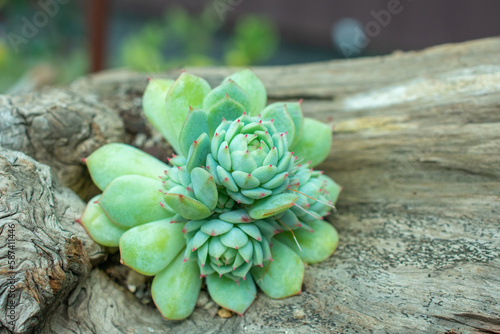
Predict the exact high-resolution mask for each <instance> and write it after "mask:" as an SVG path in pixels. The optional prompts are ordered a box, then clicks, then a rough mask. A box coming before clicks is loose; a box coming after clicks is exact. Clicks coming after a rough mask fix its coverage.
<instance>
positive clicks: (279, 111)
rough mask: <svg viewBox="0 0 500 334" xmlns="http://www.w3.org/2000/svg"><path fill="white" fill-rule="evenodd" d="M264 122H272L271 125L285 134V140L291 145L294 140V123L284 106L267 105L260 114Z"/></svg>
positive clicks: (276, 104) (277, 104)
mask: <svg viewBox="0 0 500 334" xmlns="http://www.w3.org/2000/svg"><path fill="white" fill-rule="evenodd" d="M260 115H261V116H262V119H263V120H265V121H269V120H273V124H274V126H275V127H276V130H278V132H287V137H286V138H287V140H288V142H289V143H293V142H294V140H295V123H294V121H293V119H292V117H291V116H290V114H289V113H288V111H287V109H286V108H285V105H284V104H280V103H273V104H270V105H268V106H267V107H266V108H265V109H264V110H262V112H261V114H260Z"/></svg>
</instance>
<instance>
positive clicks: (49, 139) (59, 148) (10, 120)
mask: <svg viewBox="0 0 500 334" xmlns="http://www.w3.org/2000/svg"><path fill="white" fill-rule="evenodd" d="M123 140H124V128H123V121H122V119H121V118H120V117H118V115H117V114H116V113H115V112H114V111H113V110H111V109H109V108H106V107H105V106H103V105H102V104H101V103H99V102H98V101H97V100H96V99H95V97H94V96H92V95H91V94H88V93H87V94H85V93H84V94H80V93H79V92H77V91H68V90H61V89H47V90H44V91H41V92H35V93H26V94H20V95H12V96H8V95H5V96H0V146H2V147H5V148H9V149H12V150H17V151H21V152H24V153H25V154H28V155H29V156H31V157H33V158H35V159H36V160H37V161H39V162H41V163H45V164H48V165H50V166H51V167H52V169H53V171H54V172H55V173H56V174H57V176H58V178H59V179H60V180H61V182H62V184H63V185H65V186H67V187H70V188H71V189H73V190H74V191H75V192H77V193H78V194H79V195H80V196H81V197H83V198H86V199H88V198H89V197H91V195H92V194H95V190H93V189H91V182H90V178H89V174H88V172H87V168H86V167H85V164H84V163H82V161H81V159H82V158H85V157H87V156H88V155H89V154H90V153H92V152H93V151H94V150H96V149H97V148H99V147H101V146H102V145H104V144H106V143H108V142H117V141H123Z"/></svg>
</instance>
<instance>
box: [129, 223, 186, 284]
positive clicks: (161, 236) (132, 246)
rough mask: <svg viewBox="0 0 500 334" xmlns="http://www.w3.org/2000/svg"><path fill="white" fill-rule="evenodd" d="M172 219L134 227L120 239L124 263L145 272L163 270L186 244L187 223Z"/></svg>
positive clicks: (154, 272)
mask: <svg viewBox="0 0 500 334" xmlns="http://www.w3.org/2000/svg"><path fill="white" fill-rule="evenodd" d="M170 221H171V219H170V218H169V219H162V220H158V221H155V222H151V223H147V224H144V225H140V226H136V227H134V228H131V229H130V230H128V231H127V232H125V233H124V234H123V236H122V237H121V239H120V254H121V262H122V263H123V264H125V265H127V266H129V267H130V268H132V269H134V270H135V271H137V272H139V273H141V274H143V275H155V274H157V273H159V272H160V271H161V270H163V269H164V268H165V267H166V266H167V265H168V264H169V263H170V262H171V261H172V260H173V259H174V258H175V257H176V256H177V254H179V252H180V251H181V250H182V249H183V248H184V247H185V246H186V242H185V240H184V238H182V237H181V236H182V228H183V225H184V224H171V223H170Z"/></svg>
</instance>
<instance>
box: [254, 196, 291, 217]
mask: <svg viewBox="0 0 500 334" xmlns="http://www.w3.org/2000/svg"><path fill="white" fill-rule="evenodd" d="M298 199H299V196H298V195H296V194H291V193H282V194H279V195H275V196H269V197H266V198H264V199H261V200H259V201H256V202H255V203H254V204H252V205H250V207H249V210H248V213H249V214H250V217H252V218H253V219H262V218H267V217H271V216H275V215H277V214H278V213H280V212H283V211H285V210H287V209H289V208H290V207H292V206H293V204H294V203H295V202H296V201H297V200H298Z"/></svg>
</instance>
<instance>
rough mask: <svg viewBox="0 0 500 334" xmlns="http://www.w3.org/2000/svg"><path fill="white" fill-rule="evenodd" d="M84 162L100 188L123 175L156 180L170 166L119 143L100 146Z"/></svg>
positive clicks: (102, 188)
mask: <svg viewBox="0 0 500 334" xmlns="http://www.w3.org/2000/svg"><path fill="white" fill-rule="evenodd" d="M86 164H87V167H88V169H89V171H90V175H91V176H92V180H93V181H94V183H95V184H96V185H97V187H99V189H101V190H104V189H105V188H106V187H107V186H108V185H109V184H110V183H111V181H113V180H114V179H116V178H117V177H120V176H123V175H141V176H145V177H148V178H151V179H154V180H158V177H159V176H161V175H163V174H164V171H165V170H168V169H169V168H170V167H169V166H168V165H166V164H164V163H163V162H161V161H160V160H158V159H156V158H155V157H153V156H152V155H149V154H147V153H145V152H143V151H141V150H139V149H137V148H135V147H133V146H130V145H127V144H121V143H111V144H107V145H104V146H102V147H100V148H99V149H97V150H95V151H94V152H93V153H92V154H91V155H90V156H89V157H88V158H87V159H86Z"/></svg>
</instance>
